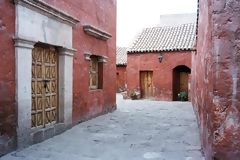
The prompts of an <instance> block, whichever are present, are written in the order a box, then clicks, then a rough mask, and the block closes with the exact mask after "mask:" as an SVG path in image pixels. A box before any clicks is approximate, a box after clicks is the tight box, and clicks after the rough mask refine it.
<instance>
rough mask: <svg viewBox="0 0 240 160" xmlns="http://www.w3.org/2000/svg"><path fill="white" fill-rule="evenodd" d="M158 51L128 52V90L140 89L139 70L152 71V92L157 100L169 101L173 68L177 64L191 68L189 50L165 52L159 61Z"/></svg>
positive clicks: (170, 98)
mask: <svg viewBox="0 0 240 160" xmlns="http://www.w3.org/2000/svg"><path fill="white" fill-rule="evenodd" d="M159 55H160V54H159V53H128V66H127V85H128V92H130V91H131V90H133V89H137V90H139V89H140V75H139V74H140V71H148V70H149V71H153V92H154V97H155V98H156V99H158V100H166V101H171V100H172V99H173V98H172V79H173V69H174V68H175V67H177V66H179V65H185V66H187V67H188V68H191V51H185V52H165V53H163V60H162V62H161V63H160V62H159V59H158V57H159Z"/></svg>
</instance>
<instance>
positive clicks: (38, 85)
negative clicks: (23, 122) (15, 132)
mask: <svg viewBox="0 0 240 160" xmlns="http://www.w3.org/2000/svg"><path fill="white" fill-rule="evenodd" d="M57 86H58V57H57V52H56V50H55V49H54V48H50V47H42V46H41V47H40V46H37V47H34V49H33V51H32V128H34V127H45V126H46V125H50V124H53V123H56V122H57V119H58V117H57V115H58V114H57V113H58V87H57Z"/></svg>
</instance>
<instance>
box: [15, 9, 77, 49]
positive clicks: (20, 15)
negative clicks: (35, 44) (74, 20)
mask: <svg viewBox="0 0 240 160" xmlns="http://www.w3.org/2000/svg"><path fill="white" fill-rule="evenodd" d="M16 9H17V23H16V24H17V27H16V36H18V37H26V38H28V39H31V40H36V41H40V42H43V43H48V44H54V45H57V46H65V47H67V48H72V26H70V25H67V24H65V23H61V22H59V21H57V20H55V19H53V18H49V17H47V16H45V15H43V14H40V13H38V12H36V11H34V10H31V9H29V8H26V7H24V6H21V5H17V6H16Z"/></svg>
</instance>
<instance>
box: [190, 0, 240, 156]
mask: <svg viewBox="0 0 240 160" xmlns="http://www.w3.org/2000/svg"><path fill="white" fill-rule="evenodd" d="M239 16H240V3H239V1H238V0H228V1H226V0H222V1H219V0H207V1H206V0H200V1H199V22H198V23H199V26H198V40H197V53H196V54H195V55H193V57H192V60H193V63H192V64H193V66H192V87H191V88H192V91H193V92H192V102H193V105H194V109H195V111H196V113H197V115H198V120H199V126H200V130H201V139H202V144H203V148H204V152H205V156H206V159H207V160H212V159H213V160H239V157H240V108H239V106H240V80H239V78H240V19H239Z"/></svg>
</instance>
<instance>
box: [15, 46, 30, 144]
mask: <svg viewBox="0 0 240 160" xmlns="http://www.w3.org/2000/svg"><path fill="white" fill-rule="evenodd" d="M16 65H17V67H16V77H17V81H16V82H17V83H16V87H17V91H16V100H17V102H18V125H17V133H18V142H19V143H18V148H24V147H25V146H26V143H29V141H30V139H29V133H30V129H31V108H32V106H31V105H32V101H31V98H32V88H31V81H32V77H31V75H32V50H31V49H30V48H23V47H17V48H16ZM29 83H30V85H29Z"/></svg>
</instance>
